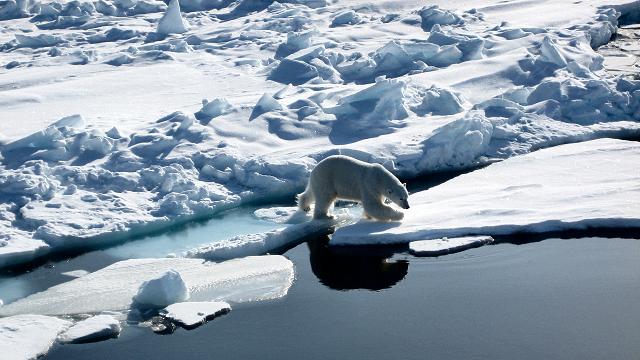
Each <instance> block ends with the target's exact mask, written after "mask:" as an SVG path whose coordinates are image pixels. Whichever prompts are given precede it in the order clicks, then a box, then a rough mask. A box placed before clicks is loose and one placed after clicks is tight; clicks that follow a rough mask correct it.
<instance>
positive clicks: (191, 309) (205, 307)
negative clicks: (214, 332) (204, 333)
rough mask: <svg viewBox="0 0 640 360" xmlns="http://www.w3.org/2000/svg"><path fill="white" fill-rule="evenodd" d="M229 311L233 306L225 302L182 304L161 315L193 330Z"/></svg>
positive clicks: (166, 310)
mask: <svg viewBox="0 0 640 360" xmlns="http://www.w3.org/2000/svg"><path fill="white" fill-rule="evenodd" d="M229 311H231V305H229V304H227V303H226V302H223V301H201V302H181V303H176V304H173V305H169V306H167V307H166V308H164V309H162V310H161V311H160V315H163V316H164V317H165V318H167V319H169V320H171V321H173V322H175V323H177V324H178V325H180V326H182V327H184V328H187V329H193V328H195V327H198V326H200V325H202V324H204V323H205V322H207V321H208V320H211V319H213V318H214V317H216V316H219V315H222V314H226V313H228V312H229Z"/></svg>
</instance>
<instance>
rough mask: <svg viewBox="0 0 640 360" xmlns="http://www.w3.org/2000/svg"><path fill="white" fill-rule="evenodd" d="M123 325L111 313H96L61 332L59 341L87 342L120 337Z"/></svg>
mask: <svg viewBox="0 0 640 360" xmlns="http://www.w3.org/2000/svg"><path fill="white" fill-rule="evenodd" d="M121 330H122V327H121V326H120V322H119V321H118V320H117V319H116V318H114V317H113V316H111V315H96V316H92V317H90V318H88V319H85V320H82V321H80V322H77V323H76V324H74V325H73V326H72V327H70V328H69V329H68V330H67V331H65V332H64V333H62V334H60V336H59V337H58V341H60V342H63V343H74V344H78V343H86V342H94V341H101V340H105V339H109V338H114V337H118V335H119V334H120V331H121Z"/></svg>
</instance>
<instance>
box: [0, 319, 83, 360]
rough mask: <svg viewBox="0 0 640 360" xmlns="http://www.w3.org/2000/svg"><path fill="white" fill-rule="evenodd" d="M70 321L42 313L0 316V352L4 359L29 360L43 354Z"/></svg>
mask: <svg viewBox="0 0 640 360" xmlns="http://www.w3.org/2000/svg"><path fill="white" fill-rule="evenodd" d="M70 325H71V322H70V321H67V320H62V319H58V318H55V317H50V316H43V315H16V316H10V317H5V318H0V353H1V354H2V359H5V360H31V359H36V358H38V357H40V356H42V355H45V354H46V353H47V352H48V351H49V348H50V347H51V346H52V345H53V343H54V342H55V341H56V337H57V336H58V334H59V333H60V332H62V331H64V330H65V329H67V328H68V327H69V326H70Z"/></svg>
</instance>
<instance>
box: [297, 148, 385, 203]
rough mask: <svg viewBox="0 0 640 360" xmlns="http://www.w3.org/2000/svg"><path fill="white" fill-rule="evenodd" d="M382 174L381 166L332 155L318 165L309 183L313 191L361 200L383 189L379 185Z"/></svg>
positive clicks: (382, 185) (381, 185)
mask: <svg viewBox="0 0 640 360" xmlns="http://www.w3.org/2000/svg"><path fill="white" fill-rule="evenodd" d="M384 172H387V170H386V169H384V167H382V165H379V164H369V163H366V162H364V161H360V160H357V159H354V158H351V157H348V156H343V155H334V156H330V157H328V158H326V159H324V160H322V161H321V162H320V163H318V165H317V166H316V167H315V169H313V171H312V172H311V178H310V180H309V181H310V185H311V187H312V189H314V190H315V191H318V192H326V193H328V194H334V195H335V196H337V197H339V198H342V199H349V200H361V199H362V196H363V194H365V193H371V190H372V189H378V188H382V187H384V184H380V181H381V180H380V179H381V176H380V174H381V173H384ZM376 192H377V191H376Z"/></svg>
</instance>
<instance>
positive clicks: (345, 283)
mask: <svg viewBox="0 0 640 360" xmlns="http://www.w3.org/2000/svg"><path fill="white" fill-rule="evenodd" d="M307 245H308V246H309V251H310V255H309V256H310V263H311V270H312V271H313V273H314V274H315V275H316V277H317V278H318V280H320V282H321V283H322V284H324V285H325V286H327V287H329V288H331V289H335V290H350V289H368V290H382V289H388V288H390V287H392V286H394V285H396V284H397V283H399V282H400V281H401V280H402V279H404V277H405V276H406V275H407V272H408V270H409V262H408V261H406V260H398V261H389V260H388V259H389V258H390V257H391V256H392V255H393V254H394V252H395V249H393V248H390V247H385V248H382V247H379V248H375V249H373V248H371V249H370V248H368V249H364V248H362V247H358V248H356V249H349V248H345V247H338V248H336V247H329V238H328V237H319V238H315V239H311V240H309V241H308V242H307Z"/></svg>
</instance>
